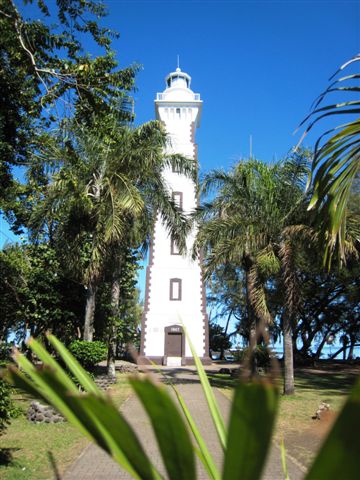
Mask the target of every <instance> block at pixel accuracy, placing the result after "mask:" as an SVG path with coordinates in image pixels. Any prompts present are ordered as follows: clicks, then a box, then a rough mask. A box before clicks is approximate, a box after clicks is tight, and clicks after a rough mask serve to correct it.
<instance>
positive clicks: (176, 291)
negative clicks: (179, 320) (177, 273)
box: [170, 278, 182, 301]
mask: <svg viewBox="0 0 360 480" xmlns="http://www.w3.org/2000/svg"><path fill="white" fill-rule="evenodd" d="M181 294H182V288H181V278H170V300H172V301H179V300H181Z"/></svg>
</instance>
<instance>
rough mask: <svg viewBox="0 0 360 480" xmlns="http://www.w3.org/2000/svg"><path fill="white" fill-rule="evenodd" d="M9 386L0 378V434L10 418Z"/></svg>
mask: <svg viewBox="0 0 360 480" xmlns="http://www.w3.org/2000/svg"><path fill="white" fill-rule="evenodd" d="M11 409H12V401H11V387H10V385H9V384H8V383H6V382H4V380H1V379H0V435H1V434H2V433H3V432H4V430H5V429H6V428H7V426H8V425H9V423H10V419H11Z"/></svg>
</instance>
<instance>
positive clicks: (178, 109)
mask: <svg viewBox="0 0 360 480" xmlns="http://www.w3.org/2000/svg"><path fill="white" fill-rule="evenodd" d="M180 117H181V110H180V108H177V109H176V118H180Z"/></svg>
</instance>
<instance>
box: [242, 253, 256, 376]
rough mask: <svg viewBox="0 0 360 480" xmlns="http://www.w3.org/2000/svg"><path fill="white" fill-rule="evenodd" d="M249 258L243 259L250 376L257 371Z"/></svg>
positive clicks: (254, 320)
mask: <svg viewBox="0 0 360 480" xmlns="http://www.w3.org/2000/svg"><path fill="white" fill-rule="evenodd" d="M251 263H252V262H251V259H250V258H249V257H247V258H246V260H245V278H246V307H247V314H248V322H249V350H250V373H251V375H252V376H254V375H256V373H257V357H256V347H257V328H256V315H255V312H254V309H253V305H252V301H251V299H252V289H253V287H254V285H253V281H252V280H251V276H250V268H251Z"/></svg>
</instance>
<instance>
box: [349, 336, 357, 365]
mask: <svg viewBox="0 0 360 480" xmlns="http://www.w3.org/2000/svg"><path fill="white" fill-rule="evenodd" d="M355 342H356V340H355V335H352V334H351V333H350V347H349V355H348V358H347V359H348V360H353V359H354V347H355Z"/></svg>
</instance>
